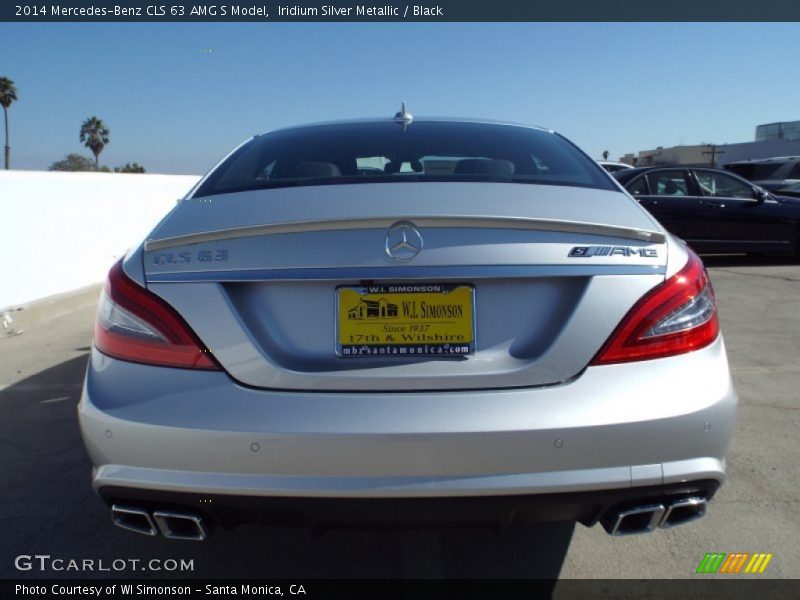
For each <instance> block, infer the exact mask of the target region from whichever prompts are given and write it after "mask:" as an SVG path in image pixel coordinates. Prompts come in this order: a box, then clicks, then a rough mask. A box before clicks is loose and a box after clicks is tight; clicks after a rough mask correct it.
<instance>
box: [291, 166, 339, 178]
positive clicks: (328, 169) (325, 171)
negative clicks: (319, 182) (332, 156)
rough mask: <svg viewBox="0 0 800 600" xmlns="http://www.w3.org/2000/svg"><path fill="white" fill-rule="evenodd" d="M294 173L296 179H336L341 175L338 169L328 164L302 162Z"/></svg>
mask: <svg viewBox="0 0 800 600" xmlns="http://www.w3.org/2000/svg"><path fill="white" fill-rule="evenodd" d="M294 173H295V175H297V176H298V177H338V176H339V175H341V174H342V173H341V172H340V171H339V167H337V166H336V165H335V164H333V163H328V162H302V163H300V164H299V165H297V168H296V169H295V170H294Z"/></svg>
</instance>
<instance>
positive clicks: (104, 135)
mask: <svg viewBox="0 0 800 600" xmlns="http://www.w3.org/2000/svg"><path fill="white" fill-rule="evenodd" d="M110 134H111V130H110V129H109V128H108V127H106V124H105V123H103V121H102V120H101V119H98V118H97V117H89V118H88V119H86V120H85V121H84V122H83V125H81V142H83V145H84V146H86V147H87V148H88V149H89V150H91V151H92V154H94V166H95V168H98V167H99V166H100V153H101V152H102V151H103V148H105V147H106V144H108V136H109V135H110Z"/></svg>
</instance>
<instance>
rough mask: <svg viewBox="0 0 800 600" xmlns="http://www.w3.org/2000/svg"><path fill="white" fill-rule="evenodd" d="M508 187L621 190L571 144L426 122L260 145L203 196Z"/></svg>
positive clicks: (268, 138)
mask: <svg viewBox="0 0 800 600" xmlns="http://www.w3.org/2000/svg"><path fill="white" fill-rule="evenodd" d="M403 181H500V182H514V183H538V184H545V185H568V186H580V187H593V188H600V189H608V190H613V189H616V188H615V187H614V186H613V184H612V183H611V182H610V181H609V180H608V177H607V176H606V175H605V173H604V172H603V170H602V168H601V167H599V166H598V165H597V164H596V163H595V162H594V161H592V160H591V159H589V158H588V157H587V156H585V155H584V154H583V153H582V152H580V151H579V150H578V149H577V148H576V147H575V146H573V145H572V144H571V143H570V142H568V141H567V140H565V139H564V138H562V137H560V136H558V135H556V134H553V133H549V132H547V131H541V130H537V129H531V128H526V127H517V126H510V125H495V124H486V123H463V122H460V123H458V122H435V121H419V122H414V123H411V124H410V125H409V126H408V127H406V128H405V129H403V127H402V126H401V125H398V124H396V123H394V122H391V121H387V122H365V123H349V124H332V125H316V126H309V127H303V128H297V129H286V130H281V131H276V132H273V133H268V134H265V135H262V136H258V137H256V138H254V139H253V140H252V141H250V142H248V143H247V144H245V145H244V146H242V147H241V148H240V149H239V150H237V151H236V152H235V153H234V154H233V155H231V156H230V157H229V158H228V159H226V160H225V161H224V162H223V163H222V164H221V165H220V166H219V167H218V168H217V169H216V170H215V171H214V172H213V173H211V175H210V176H209V177H208V178H207V179H206V181H205V182H204V183H203V185H201V186H200V188H199V189H198V191H197V193H195V196H208V195H212V194H223V193H230V192H238V191H245V190H252V189H262V188H271V187H286V186H295V185H336V184H342V183H381V182H403Z"/></svg>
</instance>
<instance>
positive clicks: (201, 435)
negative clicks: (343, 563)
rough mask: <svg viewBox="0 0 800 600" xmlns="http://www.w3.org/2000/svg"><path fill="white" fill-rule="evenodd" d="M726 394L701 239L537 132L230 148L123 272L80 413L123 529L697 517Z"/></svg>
mask: <svg viewBox="0 0 800 600" xmlns="http://www.w3.org/2000/svg"><path fill="white" fill-rule="evenodd" d="M735 410H736V395H735V392H734V390H733V388H732V385H731V379H730V374H729V369H728V363H727V359H726V354H725V348H724V345H723V341H722V337H721V336H720V333H719V326H718V321H717V308H716V303H715V297H714V291H713V290H712V287H711V284H710V283H709V280H708V276H707V274H706V271H705V269H704V267H703V265H702V263H701V262H700V260H699V259H698V258H697V256H695V255H694V254H693V253H692V252H691V250H689V249H688V248H687V247H686V246H685V245H684V244H683V243H682V242H680V241H679V240H678V239H676V238H674V237H672V236H671V235H670V234H668V233H667V232H666V231H665V230H664V229H663V228H662V227H661V226H660V225H659V224H658V222H656V221H655V220H654V219H653V217H651V216H650V215H649V214H648V213H647V212H646V211H645V210H644V209H643V208H641V207H640V206H639V205H638V204H637V203H636V201H635V200H633V199H632V198H631V197H630V196H629V195H628V194H627V193H626V192H625V191H624V190H623V189H622V188H621V187H620V186H619V185H618V184H617V183H616V182H615V181H614V180H613V179H612V178H611V177H610V176H609V175H608V174H607V173H606V172H605V171H604V170H603V169H602V167H600V166H599V165H597V164H596V163H595V162H594V161H593V160H591V159H590V158H589V157H588V156H587V155H585V154H584V153H583V152H581V151H580V150H579V149H578V148H577V147H575V146H574V145H573V144H572V143H570V142H569V141H567V140H566V139H564V138H563V137H561V136H560V135H558V134H556V133H554V132H552V131H548V130H544V129H538V128H533V127H526V126H519V125H509V124H501V123H490V122H482V121H467V120H452V119H450V120H448V119H412V117H411V116H410V115H409V114H408V113H407V112H406V111H405V110H403V111H402V112H401V113H398V115H396V116H395V117H394V118H386V119H384V120H369V121H355V122H343V123H342V122H340V123H327V124H320V125H310V126H303V127H296V128H288V129H282V130H278V131H274V132H271V133H267V134H264V135H259V136H256V137H254V138H252V139H251V140H249V141H247V142H245V143H244V144H242V145H241V146H240V147H239V148H237V149H236V150H235V151H234V152H233V153H232V154H230V155H229V156H228V157H227V158H225V159H224V160H223V161H222V162H221V163H220V164H219V165H218V166H217V167H216V168H214V169H213V170H212V171H211V172H210V173H209V174H208V175H207V176H206V177H205V178H203V179H202V180H201V181H200V182H199V184H198V185H197V186H196V187H195V188H194V189H193V190H192V191H191V192H190V193H189V194H188V195H187V197H186V198H185V199H184V200H182V201H181V202H179V203H178V204H177V206H176V207H175V208H174V210H172V211H171V212H170V213H169V214H168V215H167V216H166V217H165V218H164V219H163V220H162V221H161V223H159V225H158V226H157V227H156V228H155V229H154V230H153V231H152V233H150V235H149V236H148V237H147V240H146V241H145V242H144V243H143V244H142V245H141V246H140V247H138V248H136V249H134V250H132V251H130V252H128V254H127V255H126V256H125V257H124V259H123V260H121V261H120V262H119V263H118V264H116V265H115V266H114V267H113V268H112V269H111V272H110V273H109V276H108V281H107V283H106V285H105V289H104V292H103V294H102V298H101V302H100V306H99V310H98V315H97V325H96V330H95V341H94V347H93V349H92V352H91V360H90V362H89V367H88V373H87V376H86V383H85V387H84V391H83V396H82V399H81V402H80V406H79V413H80V424H81V429H82V433H83V438H84V440H85V443H86V447H87V449H88V452H89V454H90V456H91V459H92V461H93V463H94V469H93V486H94V489H95V490H96V491H97V493H98V494H99V495H100V496H101V497H102V498H103V499H104V500H105V502H106V503H107V504H108V506H109V508H110V509H111V512H112V519H113V522H114V523H116V524H117V525H119V526H121V527H124V528H126V529H130V530H132V531H136V532H139V533H143V534H147V535H152V536H155V535H159V534H162V535H164V536H166V537H169V538H180V539H195V540H201V539H205V538H206V536H207V535H208V533H209V531H210V530H211V528H212V527H213V526H215V525H220V526H222V527H224V528H229V527H232V526H235V525H236V524H238V523H241V522H243V521H262V522H269V523H273V522H278V523H290V524H305V525H310V526H314V527H326V526H338V525H341V524H352V523H359V524H362V525H363V524H364V523H366V524H368V525H369V524H373V525H374V524H381V525H382V524H392V525H404V524H420V523H428V522H433V523H436V524H475V523H482V524H486V523H492V524H496V525H506V524H509V523H515V522H519V523H526V522H535V521H542V520H576V521H580V522H581V523H583V524H585V525H592V524H594V523H597V522H600V523H602V525H603V526H604V527H605V528H606V529H607V530H608V531H609V532H610V533H612V534H616V535H622V534H629V533H639V532H645V531H651V530H653V529H656V528H658V527H672V526H674V525H678V524H681V523H685V522H688V521H692V520H694V519H696V518H698V517H700V516H702V515H703V514H704V513H705V510H706V503H707V501H708V500H709V499H710V498H711V497H712V496H713V495H714V493H715V492H716V490H717V488H718V487H719V486H720V484H721V483H722V482H723V479H724V470H725V461H724V458H723V456H724V452H725V449H726V447H727V445H728V442H729V439H730V437H731V432H732V429H733V426H734V417H735Z"/></svg>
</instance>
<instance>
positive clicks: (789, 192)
mask: <svg viewBox="0 0 800 600" xmlns="http://www.w3.org/2000/svg"><path fill="white" fill-rule="evenodd" d="M781 196H791V197H792V198H800V183H798V184H797V185H793V186H791V187H788V188H784V189H782V190H781Z"/></svg>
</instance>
